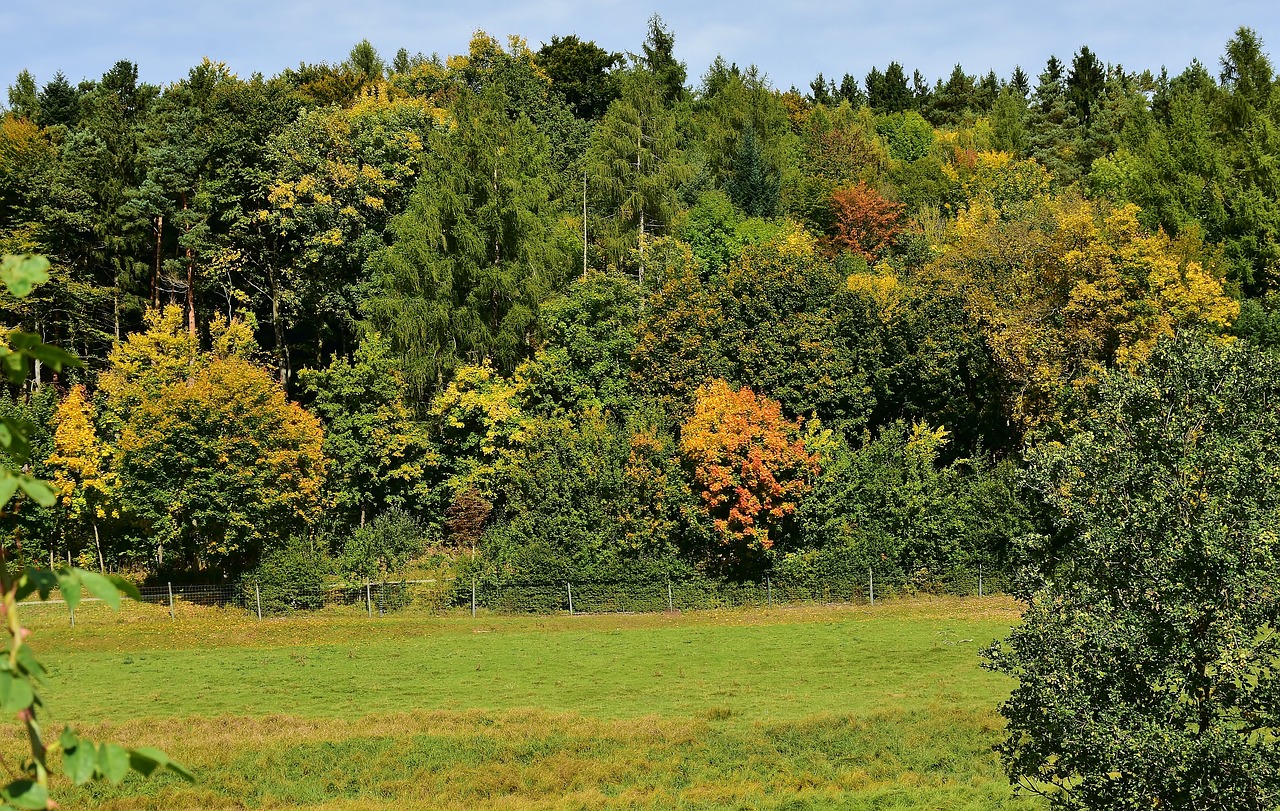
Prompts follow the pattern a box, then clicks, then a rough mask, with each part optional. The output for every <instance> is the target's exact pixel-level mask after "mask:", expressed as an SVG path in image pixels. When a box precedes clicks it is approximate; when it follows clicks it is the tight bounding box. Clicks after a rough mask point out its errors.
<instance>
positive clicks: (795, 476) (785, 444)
mask: <svg viewBox="0 0 1280 811" xmlns="http://www.w3.org/2000/svg"><path fill="white" fill-rule="evenodd" d="M799 434H800V424H799V423H798V422H794V421H791V420H788V419H786V418H785V417H783V416H782V408H781V406H780V405H779V404H778V402H777V401H775V400H771V399H769V398H768V397H763V396H758V395H756V394H755V392H753V391H752V390H751V389H749V388H746V387H745V386H744V387H743V388H741V389H738V390H734V389H733V388H731V387H730V386H729V384H728V383H726V382H725V381H723V380H714V381H712V382H710V383H708V384H707V385H705V386H703V387H701V388H700V389H699V390H698V392H697V396H696V400H695V402H694V413H693V416H691V417H690V418H689V420H688V421H687V422H685V424H684V428H683V431H682V434H681V439H680V450H681V452H682V453H683V454H684V456H685V458H686V459H687V460H688V461H689V462H690V463H692V465H693V468H694V480H695V483H696V486H697V488H698V491H699V495H700V496H701V498H702V502H703V507H704V508H705V509H706V511H707V513H708V514H709V515H710V516H711V518H712V521H713V522H714V524H715V528H716V531H717V534H718V536H719V539H720V542H721V544H722V546H723V547H725V551H727V552H731V551H734V550H736V549H738V548H740V547H742V546H746V547H748V548H752V547H754V548H757V549H762V550H768V549H770V548H772V547H773V542H774V539H773V538H772V537H771V536H770V531H771V530H773V529H775V528H776V527H778V525H779V524H781V523H782V522H783V521H784V520H785V519H786V518H787V517H788V516H789V515H791V514H792V513H794V512H795V511H796V507H797V505H798V503H799V501H800V499H801V497H802V496H803V495H804V494H805V493H806V492H807V491H808V489H809V479H810V477H811V476H813V475H815V474H816V473H817V472H818V460H817V458H816V456H814V455H812V454H810V453H809V452H808V451H806V450H805V446H804V441H803V440H802V439H801V438H800V436H799Z"/></svg>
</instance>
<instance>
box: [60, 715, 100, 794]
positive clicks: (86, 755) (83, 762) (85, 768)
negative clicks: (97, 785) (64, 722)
mask: <svg viewBox="0 0 1280 811" xmlns="http://www.w3.org/2000/svg"><path fill="white" fill-rule="evenodd" d="M60 740H61V742H62V773H63V774H65V775H66V776H67V777H69V778H71V782H72V783H74V784H75V785H77V786H81V785H84V784H85V783H88V782H89V781H90V780H92V779H93V775H94V773H95V772H96V771H97V769H98V749H97V747H95V746H94V745H93V742H92V741H86V740H82V739H81V738H78V737H77V736H76V734H75V733H74V732H72V731H71V728H70V727H67V728H66V729H64V730H63V731H62V738H61V739H60ZM68 742H70V743H71V744H72V745H71V746H70V747H68V746H67V743H68Z"/></svg>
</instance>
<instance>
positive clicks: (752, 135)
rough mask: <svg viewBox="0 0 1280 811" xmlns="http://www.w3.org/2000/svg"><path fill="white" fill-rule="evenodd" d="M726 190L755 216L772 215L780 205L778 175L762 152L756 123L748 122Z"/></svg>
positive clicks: (736, 203) (744, 208)
mask: <svg viewBox="0 0 1280 811" xmlns="http://www.w3.org/2000/svg"><path fill="white" fill-rule="evenodd" d="M725 191H726V192H728V194H729V198H730V199H731V200H733V202H734V204H735V205H737V206H738V208H740V209H742V210H743V212H745V213H746V214H747V215H748V216H751V217H772V216H773V215H774V214H775V213H776V212H777V209H778V178H777V176H776V174H775V173H774V172H773V171H772V170H771V168H770V167H769V165H768V163H767V162H766V161H765V159H764V156H763V155H762V154H761V152H760V142H759V140H758V139H757V138H756V130H755V127H753V126H752V125H750V124H748V125H747V127H746V129H745V130H743V132H742V139H741V145H740V146H739V148H738V155H737V158H736V159H735V160H734V162H733V177H731V178H730V179H729V182H728V183H726V184H725Z"/></svg>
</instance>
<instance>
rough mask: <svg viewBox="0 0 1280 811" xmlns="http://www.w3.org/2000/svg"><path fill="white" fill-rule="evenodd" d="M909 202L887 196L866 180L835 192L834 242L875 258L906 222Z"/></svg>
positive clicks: (869, 258)
mask: <svg viewBox="0 0 1280 811" xmlns="http://www.w3.org/2000/svg"><path fill="white" fill-rule="evenodd" d="M905 215H906V206H904V205H902V204H901V203H894V202H892V201H889V200H886V199H884V197H882V196H881V195H880V193H879V192H878V191H876V190H875V189H873V188H871V187H870V186H868V185H867V184H866V183H858V185H856V186H852V187H850V188H845V189H837V190H836V191H835V192H833V193H832V194H831V231H830V237H829V243H830V245H831V246H832V247H833V248H835V249H836V250H840V251H849V252H850V253H855V254H858V255H859V256H861V257H863V258H864V259H866V260H867V261H868V262H874V261H875V260H876V259H878V258H879V257H880V255H881V254H883V253H884V252H885V251H886V250H887V249H888V248H889V246H890V245H891V244H893V239H894V237H896V236H897V235H898V232H899V231H901V230H902V227H903V225H904V224H905V219H904V218H905Z"/></svg>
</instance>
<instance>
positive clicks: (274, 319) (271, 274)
mask: <svg viewBox="0 0 1280 811" xmlns="http://www.w3.org/2000/svg"><path fill="white" fill-rule="evenodd" d="M267 286H268V288H269V290H270V292H271V329H272V331H273V333H274V334H275V339H276V368H277V369H278V370H279V374H280V385H281V386H284V385H287V384H288V382H289V353H288V349H286V348H285V345H284V325H283V324H281V323H280V291H279V289H278V288H277V286H276V269H275V264H274V263H271V262H268V263H267Z"/></svg>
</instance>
